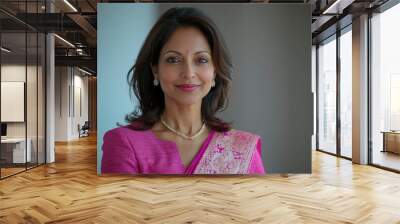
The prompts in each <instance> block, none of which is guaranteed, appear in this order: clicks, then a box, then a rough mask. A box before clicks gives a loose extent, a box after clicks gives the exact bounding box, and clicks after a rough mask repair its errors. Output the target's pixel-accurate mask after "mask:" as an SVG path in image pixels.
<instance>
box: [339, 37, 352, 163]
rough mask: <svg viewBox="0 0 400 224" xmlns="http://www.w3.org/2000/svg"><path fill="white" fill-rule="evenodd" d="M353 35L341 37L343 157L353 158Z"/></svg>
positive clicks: (341, 133)
mask: <svg viewBox="0 0 400 224" xmlns="http://www.w3.org/2000/svg"><path fill="white" fill-rule="evenodd" d="M352 74H353V72H352V35H351V30H350V31H348V32H346V33H344V34H343V35H342V36H341V37H340V122H341V124H340V127H341V131H340V135H341V136H340V140H341V142H340V143H341V148H340V150H341V155H343V156H346V157H349V158H351V157H352V150H351V149H352V148H351V141H352V125H351V124H352Z"/></svg>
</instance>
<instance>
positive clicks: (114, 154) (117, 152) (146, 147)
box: [101, 127, 265, 175]
mask: <svg viewBox="0 0 400 224" xmlns="http://www.w3.org/2000/svg"><path fill="white" fill-rule="evenodd" d="M102 150H103V157H102V164H101V165H102V166H101V170H102V173H129V174H187V175H190V174H265V170H264V166H263V162H262V159H261V140H260V137H259V136H258V135H254V134H251V133H249V132H244V131H239V130H230V131H228V132H215V131H211V132H210V133H209V135H208V136H207V138H206V139H205V140H204V142H203V144H202V146H201V147H200V149H199V151H198V152H197V154H196V155H195V157H194V158H193V159H192V161H191V162H190V163H189V165H188V166H187V167H185V166H184V165H183V163H182V160H181V158H180V155H179V150H178V148H177V145H176V144H175V143H174V142H171V141H166V140H161V139H158V138H157V137H156V136H155V135H154V134H153V132H151V131H135V130H132V129H130V128H128V127H119V128H115V129H112V130H110V131H108V132H107V133H106V134H105V135H104V141H103V147H102Z"/></svg>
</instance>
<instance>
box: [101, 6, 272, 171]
mask: <svg viewBox="0 0 400 224" xmlns="http://www.w3.org/2000/svg"><path fill="white" fill-rule="evenodd" d="M231 68H232V65H231V59H230V57H229V55H228V53H227V50H226V47H225V44H224V41H223V40H222V37H221V35H220V34H219V32H218V30H217V28H216V26H215V24H214V23H213V22H212V21H211V19H210V18H208V17H207V16H205V15H204V14H203V13H202V12H200V11H199V10H197V9H195V8H171V9H169V10H168V11H166V12H165V13H164V14H163V15H162V16H161V18H160V19H159V20H158V21H157V22H156V24H155V25H154V26H153V28H152V29H151V31H150V33H149V34H148V36H147V38H146V40H145V42H144V44H143V46H142V48H141V50H140V52H139V55H138V57H137V60H136V62H135V64H134V66H133V67H132V68H131V70H130V71H129V73H128V83H129V85H130V89H131V91H133V92H134V94H135V96H136V97H137V99H138V101H139V107H138V108H137V109H136V110H135V111H134V112H132V113H131V114H128V115H127V117H126V120H127V122H128V123H129V125H126V126H123V127H118V128H114V129H112V130H110V131H108V132H107V133H106V134H105V135H104V143H103V147H102V149H103V157H102V166H101V168H102V173H130V174H264V173H265V171H264V167H263V162H262V159H261V139H260V137H259V136H258V135H255V134H252V133H249V132H245V131H240V130H235V129H232V128H231V126H230V124H229V123H227V122H224V121H223V120H221V119H219V118H217V117H216V116H215V114H216V113H217V112H218V111H221V110H223V109H224V108H226V106H227V96H228V91H229V88H230V86H231Z"/></svg>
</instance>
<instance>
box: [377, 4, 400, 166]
mask: <svg viewBox="0 0 400 224" xmlns="http://www.w3.org/2000/svg"><path fill="white" fill-rule="evenodd" d="M398 21H400V4H398V5H396V6H394V7H393V8H391V9H389V10H387V11H385V12H383V13H381V14H376V15H374V16H373V18H372V19H371V22H372V38H371V39H372V77H371V79H372V90H371V91H372V100H371V101H372V102H371V103H372V112H371V115H372V125H371V128H372V130H371V131H372V163H373V164H378V165H381V166H384V167H388V168H392V169H396V170H400V110H399V109H400V108H399V107H400V103H399V102H400V100H399V99H400V63H399V56H398V54H399V52H400V43H399V41H398V40H399V39H400V30H399V29H396V28H397V27H398Z"/></svg>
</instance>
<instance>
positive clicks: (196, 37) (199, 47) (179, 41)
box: [161, 27, 211, 55]
mask: <svg viewBox="0 0 400 224" xmlns="http://www.w3.org/2000/svg"><path fill="white" fill-rule="evenodd" d="M167 52H173V53H178V54H183V55H184V54H195V53H201V52H208V53H210V52H211V51H210V46H209V44H208V42H207V39H206V38H205V36H204V35H203V33H202V32H201V31H200V30H198V29H197V28H194V27H185V28H178V29H177V30H175V32H174V33H173V34H172V35H171V37H170V38H169V40H168V41H167V43H165V45H164V47H163V49H162V51H161V53H162V54H165V53H167Z"/></svg>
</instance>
